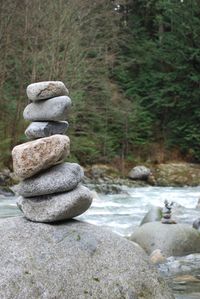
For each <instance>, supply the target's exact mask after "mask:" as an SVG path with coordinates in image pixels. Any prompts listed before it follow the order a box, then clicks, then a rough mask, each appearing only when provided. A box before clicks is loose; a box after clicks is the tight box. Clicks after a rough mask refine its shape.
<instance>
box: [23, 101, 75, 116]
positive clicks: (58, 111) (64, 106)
mask: <svg viewBox="0 0 200 299" xmlns="http://www.w3.org/2000/svg"><path fill="white" fill-rule="evenodd" d="M70 107H71V99H70V98H69V97H67V96H60V97H55V98H51V99H49V100H44V101H39V102H37V103H30V104H29V105H27V106H26V108H25V109H24V113H23V116H24V119H26V120H29V121H60V120H66V119H67V115H68V111H69V109H70Z"/></svg>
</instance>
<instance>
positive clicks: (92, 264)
mask: <svg viewBox="0 0 200 299" xmlns="http://www.w3.org/2000/svg"><path fill="white" fill-rule="evenodd" d="M0 239H1V243H0V294H1V296H0V297H1V299H14V298H16V299H17V298H18V299H21V298H24V299H26V298H27V299H36V298H38V299H39V298H40V299H50V298H52V299H53V298H55V299H89V298H91V299H122V298H126V299H139V298H142V299H173V298H174V296H173V295H171V294H170V292H169V290H168V287H167V286H166V284H165V282H164V281H163V279H162V278H160V277H159V276H158V273H157V272H156V270H155V269H154V267H153V266H152V265H150V264H149V263H148V261H147V256H146V255H145V254H144V251H143V250H142V249H141V248H140V247H139V246H137V245H136V244H134V243H132V242H130V241H128V240H126V239H125V238H122V237H120V236H118V235H116V234H114V233H111V232H109V231H108V230H105V229H102V228H100V227H97V226H94V225H91V224H88V223H83V222H79V221H68V222H64V223H59V224H56V225H55V224H54V225H50V224H44V223H33V222H30V221H27V220H25V219H24V218H22V217H16V218H9V219H1V220H0Z"/></svg>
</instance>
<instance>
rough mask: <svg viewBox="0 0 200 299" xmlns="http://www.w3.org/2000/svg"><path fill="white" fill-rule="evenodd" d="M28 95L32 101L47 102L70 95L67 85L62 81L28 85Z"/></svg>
mask: <svg viewBox="0 0 200 299" xmlns="http://www.w3.org/2000/svg"><path fill="white" fill-rule="evenodd" d="M26 93H27V96H28V98H29V100H31V101H39V100H45V99H49V98H53V97H58V96H64V95H68V94H69V92H68V90H67V88H66V87H65V84H64V83H63V82H61V81H44V82H38V83H32V84H30V85H28V87H27V89H26Z"/></svg>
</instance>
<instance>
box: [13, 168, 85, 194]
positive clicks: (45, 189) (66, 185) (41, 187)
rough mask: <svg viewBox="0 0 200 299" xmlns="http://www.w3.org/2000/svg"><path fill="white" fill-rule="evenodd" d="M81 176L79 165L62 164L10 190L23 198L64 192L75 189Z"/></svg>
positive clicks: (81, 170) (81, 171) (82, 173)
mask: <svg viewBox="0 0 200 299" xmlns="http://www.w3.org/2000/svg"><path fill="white" fill-rule="evenodd" d="M83 176H84V172H83V169H82V167H81V166H80V165H78V164H76V163H63V164H59V165H56V166H53V167H51V168H49V169H47V170H46V171H43V172H41V173H39V174H37V175H35V176H33V177H31V178H28V179H26V180H23V181H21V182H20V183H19V184H18V185H17V186H14V187H13V188H12V190H13V191H14V192H15V193H17V194H19V195H21V196H24V197H32V196H39V195H45V194H52V193H57V192H64V191H69V190H72V189H74V188H76V186H77V185H78V184H79V183H80V181H81V180H82V178H83Z"/></svg>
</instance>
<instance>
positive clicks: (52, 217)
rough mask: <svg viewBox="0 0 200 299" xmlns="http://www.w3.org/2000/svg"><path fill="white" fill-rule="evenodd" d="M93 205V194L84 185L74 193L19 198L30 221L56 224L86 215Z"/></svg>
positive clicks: (19, 203)
mask: <svg viewBox="0 0 200 299" xmlns="http://www.w3.org/2000/svg"><path fill="white" fill-rule="evenodd" d="M91 203H92V193H91V192H90V190H89V189H88V188H86V187H84V186H82V185H79V186H78V187H77V188H75V189H74V190H72V191H69V192H63V193H57V194H49V195H43V196H36V197H29V198H27V197H26V198H24V197H19V198H18V202H17V205H18V207H19V208H20V210H22V212H23V213H24V215H25V217H26V218H27V219H29V220H32V221H36V222H54V221H60V220H66V219H71V218H73V217H76V216H78V215H81V214H82V213H84V212H85V211H86V210H87V209H88V208H89V207H90V205H91Z"/></svg>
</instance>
